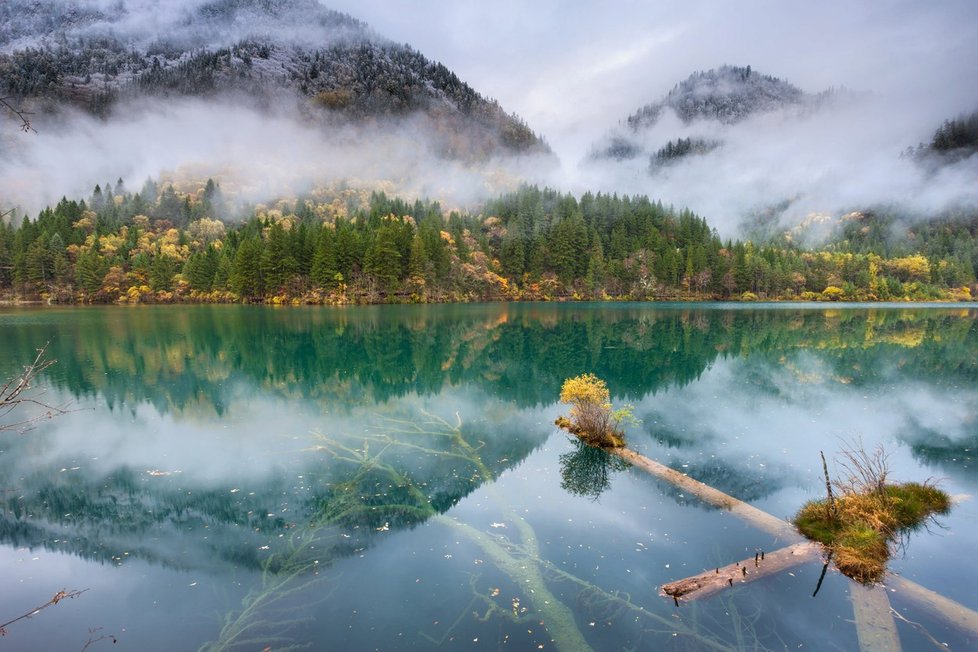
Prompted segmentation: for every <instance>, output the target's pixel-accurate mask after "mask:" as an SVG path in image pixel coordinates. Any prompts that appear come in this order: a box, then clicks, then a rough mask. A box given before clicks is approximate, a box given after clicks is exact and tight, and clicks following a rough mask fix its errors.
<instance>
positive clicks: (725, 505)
mask: <svg viewBox="0 0 978 652" xmlns="http://www.w3.org/2000/svg"><path fill="white" fill-rule="evenodd" d="M606 450H607V451H608V452H609V453H611V454H613V455H617V456H618V457H620V458H622V459H623V460H625V461H626V462H628V463H629V464H631V465H632V466H637V467H639V468H640V469H644V470H645V471H647V472H648V473H650V474H652V475H654V476H655V477H657V478H661V479H663V480H665V481H666V482H668V483H669V484H671V485H673V486H675V487H678V488H680V489H682V490H683V491H686V492H687V493H690V494H692V495H694V496H696V497H697V498H699V499H700V500H702V501H703V502H706V503H709V504H711V505H714V506H716V507H719V508H721V509H725V510H726V511H728V512H730V513H731V514H734V515H736V516H739V517H740V518H742V519H743V520H745V521H747V522H748V523H750V524H751V525H753V526H755V527H756V528H758V529H760V530H764V531H765V532H767V533H769V534H772V535H774V536H776V537H778V538H780V539H783V540H784V541H786V542H788V543H800V542H803V541H806V539H805V537H803V536H802V535H801V534H800V533H799V532H798V530H796V529H795V526H794V525H792V524H791V523H789V522H788V521H784V520H781V519H780V518H777V517H775V516H772V515H771V514H768V513H767V512H765V511H762V510H760V509H758V508H756V507H754V506H752V505H748V504H747V503H745V502H744V501H742V500H738V499H736V498H734V497H733V496H731V495H729V494H725V493H723V492H722V491H720V490H718V489H714V488H713V487H711V486H710V485H707V484H703V483H702V482H700V481H699V480H694V479H693V478H691V477H689V476H688V475H686V474H684V473H680V472H679V471H676V470H675V469H671V468H669V467H668V466H666V465H665V464H661V463H659V462H656V461H655V460H653V459H650V458H648V457H646V456H645V455H641V454H640V453H636V452H635V451H633V450H631V449H628V448H609V449H606Z"/></svg>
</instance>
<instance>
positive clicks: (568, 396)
mask: <svg viewBox="0 0 978 652" xmlns="http://www.w3.org/2000/svg"><path fill="white" fill-rule="evenodd" d="M610 399H611V393H610V392H609V391H608V386H607V384H605V382H604V381H603V380H601V379H600V378H598V377H597V376H595V375H594V374H582V375H580V376H576V377H574V378H568V379H567V380H565V381H564V384H563V386H562V387H561V388H560V402H561V403H569V404H570V406H571V411H570V418H567V417H565V416H559V417H557V420H556V421H554V423H555V424H556V425H557V427H559V428H563V429H564V430H566V431H568V432H569V433H571V434H572V435H576V436H577V437H578V438H580V440H581V441H583V442H584V443H585V444H587V445H588V446H594V447H595V448H621V447H623V446H624V445H625V433H624V431H623V430H622V427H621V424H622V423H623V422H625V421H627V420H628V419H630V418H631V415H632V412H631V408H629V407H628V406H625V407H623V408H620V409H618V410H612V409H611V400H610Z"/></svg>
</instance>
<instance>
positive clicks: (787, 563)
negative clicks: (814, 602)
mask: <svg viewBox="0 0 978 652" xmlns="http://www.w3.org/2000/svg"><path fill="white" fill-rule="evenodd" d="M821 549H822V548H821V546H820V545H819V544H817V543H813V542H810V541H808V542H805V543H796V544H794V545H792V546H787V547H785V548H781V549H780V550H775V551H774V552H769V553H767V554H766V555H765V556H764V560H763V561H761V559H760V557H759V555H755V556H754V557H753V558H748V559H745V560H743V561H739V562H736V563H733V564H729V565H727V566H723V567H722V568H716V569H714V570H711V571H704V572H703V573H700V574H699V575H694V576H693V577H687V578H685V579H681V580H678V581H675V582H670V583H669V584H663V585H662V588H660V589H659V595H661V596H668V597H671V598H673V599H675V600H676V601H677V602H678V601H679V600H682V601H684V602H685V601H691V600H700V599H702V598H708V597H710V596H711V595H714V594H716V593H719V592H720V591H722V590H724V589H727V588H730V587H731V586H734V585H737V584H747V583H748V582H753V581H754V580H759V579H761V578H762V577H770V576H771V575H774V574H775V573H780V572H781V571H783V570H787V569H789V568H794V567H795V566H798V565H799V564H803V563H805V562H809V561H813V560H815V559H818V557H819V554H820V552H821Z"/></svg>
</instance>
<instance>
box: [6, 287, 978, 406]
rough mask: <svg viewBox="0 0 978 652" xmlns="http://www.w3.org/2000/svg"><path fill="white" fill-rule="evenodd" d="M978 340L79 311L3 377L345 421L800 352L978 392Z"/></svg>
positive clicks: (908, 320)
mask: <svg viewBox="0 0 978 652" xmlns="http://www.w3.org/2000/svg"><path fill="white" fill-rule="evenodd" d="M18 324H21V326H19V327H18ZM975 324H976V320H975V313H974V312H973V311H967V310H965V311H962V310H960V309H953V310H952V309H948V310H934V309H927V310H914V309H886V308H872V309H867V310H819V309H814V310H813V309H807V308H806V309H797V310H796V309H781V310H751V309H740V310H734V311H726V310H723V311H721V310H711V309H709V308H687V307H683V308H659V309H655V310H652V309H648V308H645V307H642V308H632V307H610V306H609V307H605V306H602V307H601V309H600V310H595V309H594V308H593V307H588V306H553V305H549V306H540V305H532V304H529V305H505V304H504V305H490V306H422V307H417V308H416V309H415V308H407V307H395V308H391V309H389V308H384V307H370V308H349V309H318V308H317V309H311V310H304V309H296V310H294V311H282V310H274V309H264V308H251V307H240V306H191V307H186V308H182V307H174V306H169V307H159V308H140V309H134V310H120V309H91V310H69V311H63V312H62V311H52V312H33V313H30V319H29V320H23V321H18V320H11V321H10V322H8V326H6V327H5V328H4V339H5V341H6V342H7V347H6V352H5V353H4V356H5V357H3V358H0V376H4V377H6V376H10V375H13V373H14V372H15V370H16V369H17V365H19V364H20V363H21V362H22V360H20V359H17V357H16V355H17V354H18V352H23V351H31V350H33V349H34V348H36V347H37V346H38V345H40V344H43V343H44V342H45V341H49V342H50V345H49V353H50V356H51V357H53V358H56V359H57V360H58V361H59V362H58V364H57V365H56V366H55V367H52V368H51V370H50V371H49V375H48V378H49V379H50V382H52V383H53V384H54V385H55V386H57V387H58V388H61V389H64V390H67V391H68V392H70V393H71V394H73V395H75V396H87V395H95V394H98V395H100V396H101V397H102V398H103V399H104V400H105V401H106V402H107V403H108V404H109V405H110V406H113V405H127V406H129V407H133V406H135V405H138V404H142V403H150V404H152V405H154V406H155V407H156V408H157V409H158V410H159V411H160V412H162V413H166V412H169V411H170V410H177V411H183V410H198V409H200V408H201V407H204V408H206V409H210V410H214V411H216V412H218V413H221V412H223V411H224V410H226V409H228V406H229V404H230V400H231V398H232V396H234V395H235V392H236V391H238V390H239V389H242V388H244V389H248V390H249V391H254V390H255V389H260V390H261V391H262V392H264V393H268V394H273V395H278V396H283V397H288V398H297V397H302V398H305V399H311V400H315V401H328V402H329V403H330V404H331V406H330V407H331V409H344V408H349V406H350V405H358V404H363V403H364V402H366V401H368V400H378V401H385V400H389V399H392V398H395V397H400V396H405V395H407V394H410V393H417V394H419V395H422V396H428V395H435V394H437V393H439V392H441V391H442V390H443V389H444V388H446V387H449V386H455V385H461V384H466V385H475V386H477V387H479V388H481V389H482V390H483V391H485V392H486V393H487V394H489V395H490V396H493V397H495V398H498V399H500V400H502V401H504V402H511V403H515V404H517V405H520V406H533V405H548V404H551V403H552V402H554V401H555V400H556V397H557V395H558V394H559V391H560V384H561V383H562V382H563V380H564V379H565V378H568V377H571V376H574V375H577V374H580V373H581V372H584V371H593V372H594V373H596V374H597V375H598V376H600V377H602V378H606V379H608V382H609V386H610V388H611V390H612V394H613V395H615V396H616V397H621V398H629V399H637V398H641V397H643V396H645V395H647V394H649V393H655V392H657V391H660V390H663V389H665V388H669V387H675V386H679V387H681V386H684V385H687V384H689V383H691V382H693V381H694V380H696V379H697V378H699V376H700V375H701V374H702V373H703V372H704V371H705V370H706V369H707V368H708V367H709V366H710V365H711V364H712V363H713V362H714V361H715V360H717V359H719V358H726V357H739V358H749V360H748V362H749V363H750V364H755V363H756V364H759V365H762V366H763V365H765V364H768V363H774V364H779V365H783V364H786V363H790V362H791V360H790V355H789V354H790V353H791V352H792V351H799V350H809V351H812V352H814V353H816V354H817V355H818V356H819V357H820V358H821V359H822V360H823V362H824V364H825V365H827V368H828V369H829V370H830V372H831V373H832V374H833V375H834V376H836V377H838V378H843V379H844V380H845V382H847V383H851V384H853V385H855V386H873V385H878V384H880V383H885V382H887V379H888V378H890V377H891V376H892V374H898V375H899V374H903V375H906V374H911V375H912V377H914V378H915V379H917V380H922V381H925V382H928V383H933V384H935V385H937V386H945V385H954V384H959V385H960V384H965V385H967V384H970V385H972V386H973V385H975V384H978V328H976V325H975ZM786 356H788V357H786ZM748 373H749V367H748ZM763 376H764V374H763V373H759V374H757V382H758V383H762V381H763V378H762V377H763ZM748 380H750V379H749V378H748ZM770 391H771V392H777V391H778V389H777V388H776V387H772V388H770Z"/></svg>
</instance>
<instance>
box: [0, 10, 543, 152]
mask: <svg viewBox="0 0 978 652" xmlns="http://www.w3.org/2000/svg"><path fill="white" fill-rule="evenodd" d="M138 1H139V0H129V1H128V3H127V2H123V1H117V2H114V3H108V2H103V3H95V2H92V1H88V2H86V1H84V0H5V2H4V3H3V4H2V5H0V97H7V98H10V99H11V100H13V101H15V102H17V103H18V104H20V105H26V106H28V107H33V108H34V111H35V113H44V112H49V111H57V110H59V109H61V108H62V107H64V106H73V107H77V108H81V109H83V110H85V111H88V112H90V113H93V114H95V115H97V116H100V117H110V116H113V115H116V114H118V113H121V112H125V111H127V110H129V109H128V108H127V107H128V102H129V101H130V100H137V99H144V98H150V99H153V100H158V99H161V98H180V97H196V98H207V99H211V98H216V97H222V98H231V99H232V100H233V101H234V102H235V103H239V104H240V103H244V104H246V105H250V106H254V107H257V108H261V109H265V110H268V109H272V110H284V109H286V108H293V107H294V108H297V109H298V112H299V113H300V114H301V115H303V116H304V117H305V118H306V119H308V120H310V121H311V122H320V123H323V124H325V125H327V126H336V125H340V124H364V123H373V122H377V121H379V120H392V121H395V122H402V121H406V120H408V119H412V120H417V119H419V118H420V121H421V126H422V127H425V128H428V132H430V136H431V138H432V140H433V149H434V150H435V151H436V152H438V153H439V154H442V155H444V156H445V157H448V158H458V159H477V158H480V157H485V156H489V155H493V154H509V153H525V152H548V151H549V148H548V147H547V146H546V145H545V144H544V143H543V142H542V141H541V140H540V139H539V138H538V137H537V136H536V135H535V134H534V133H533V132H532V131H531V130H530V129H529V128H528V127H527V126H526V124H525V123H524V122H523V121H522V120H521V119H520V118H519V117H517V116H515V115H512V114H509V113H507V112H506V111H505V110H503V109H502V107H500V106H499V104H498V103H497V102H495V101H494V100H491V99H488V98H486V97H484V96H482V95H480V94H479V93H478V92H477V91H476V90H474V89H473V88H472V87H471V86H469V85H468V84H466V83H465V82H463V81H462V80H460V79H459V78H458V76H457V75H456V74H455V73H453V72H452V71H451V70H449V69H448V68H446V67H445V66H444V65H442V64H440V63H437V62H433V61H430V60H429V59H427V58H425V57H424V56H423V55H422V54H421V53H419V52H417V51H415V50H414V49H412V48H411V47H409V46H407V45H400V44H396V43H393V42H391V41H389V40H387V39H385V38H383V37H381V36H379V35H377V34H375V33H374V32H373V31H372V30H370V29H369V28H368V27H367V26H366V25H364V24H363V23H361V22H359V21H357V20H355V19H353V18H351V17H350V16H347V15H345V14H342V13H339V12H336V11H332V10H329V9H326V8H325V7H323V6H321V5H320V4H319V3H318V2H316V1H315V0H206V1H205V0H198V1H197V2H191V3H190V4H186V3H184V4H182V5H181V6H180V7H179V8H173V7H169V8H168V7H166V6H162V7H154V6H147V5H145V4H143V5H140V4H137V3H138ZM147 7H148V8H147ZM35 122H37V118H35Z"/></svg>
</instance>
